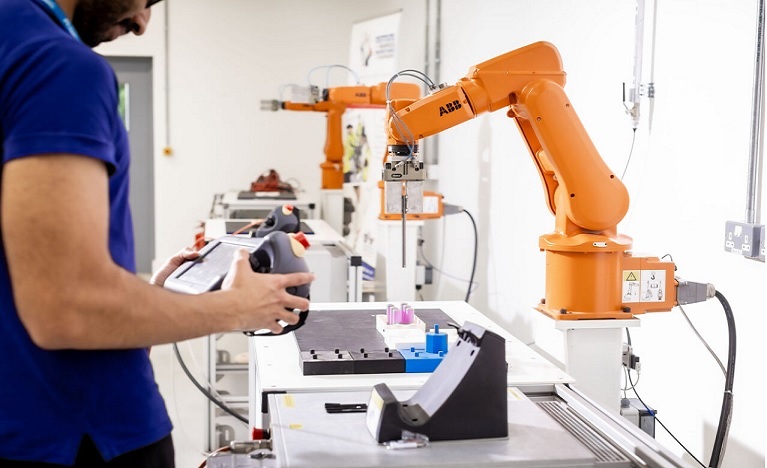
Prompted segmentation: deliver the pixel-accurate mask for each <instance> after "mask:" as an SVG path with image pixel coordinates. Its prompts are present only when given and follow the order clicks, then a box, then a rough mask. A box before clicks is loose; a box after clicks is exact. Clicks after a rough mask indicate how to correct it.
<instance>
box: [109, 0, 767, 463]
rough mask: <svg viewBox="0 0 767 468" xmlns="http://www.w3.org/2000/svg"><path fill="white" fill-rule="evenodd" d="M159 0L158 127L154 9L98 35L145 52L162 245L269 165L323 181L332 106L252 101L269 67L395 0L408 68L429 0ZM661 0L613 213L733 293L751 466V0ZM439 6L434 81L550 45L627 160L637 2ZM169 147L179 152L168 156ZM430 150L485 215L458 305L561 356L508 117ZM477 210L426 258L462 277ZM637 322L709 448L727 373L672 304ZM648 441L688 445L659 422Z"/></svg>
mask: <svg viewBox="0 0 767 468" xmlns="http://www.w3.org/2000/svg"><path fill="white" fill-rule="evenodd" d="M165 3H166V5H165V6H166V8H167V9H168V20H169V21H168V24H169V29H168V31H167V32H168V39H169V42H168V44H167V46H168V48H169V53H168V66H169V76H168V78H169V82H168V84H169V87H168V89H169V103H170V105H169V108H168V110H169V113H170V119H169V122H170V125H169V127H168V128H167V129H166V128H165V125H164V122H165V119H164V114H165V111H166V107H165V106H164V101H165V95H164V87H163V84H164V82H165V81H164V78H165V77H164V74H163V73H164V72H163V70H164V64H165V62H164V60H165V53H164V48H165V46H166V43H165V41H164V32H165V31H164V28H163V27H162V26H163V22H164V18H162V15H158V14H155V18H154V20H153V21H154V23H155V24H153V25H152V28H153V29H151V30H150V34H154V35H150V36H145V37H144V38H140V39H138V40H133V39H130V40H127V42H126V41H118V42H117V43H115V44H113V45H110V46H108V47H104V48H102V49H103V50H105V53H110V54H114V55H148V56H153V57H155V60H156V67H155V71H156V73H157V74H158V75H156V81H155V91H156V95H155V103H156V105H157V106H158V108H157V109H156V112H159V114H156V118H155V131H156V134H155V136H156V145H155V146H156V149H157V157H156V165H155V180H156V185H157V186H156V189H155V193H156V214H157V220H156V226H157V233H156V235H157V240H156V242H157V244H156V248H155V251H156V252H157V254H158V258H160V259H162V258H164V257H165V256H167V255H170V254H172V253H174V252H175V251H177V250H178V249H180V248H181V247H183V246H184V245H188V244H189V243H191V240H192V232H193V229H194V226H195V224H196V223H197V222H198V221H200V220H202V219H204V218H205V217H206V216H207V212H208V209H209V207H210V203H211V200H212V197H213V194H214V193H217V192H223V191H226V190H232V189H243V188H246V187H248V186H249V184H250V182H251V181H252V180H254V179H255V178H256V177H257V176H258V175H259V174H260V173H261V172H263V171H264V170H266V169H268V168H275V169H277V170H278V171H279V172H280V173H281V174H282V175H283V177H290V178H296V179H298V180H299V181H300V183H301V185H302V186H303V187H304V188H305V189H306V190H307V192H308V193H309V194H317V193H318V190H319V186H320V171H319V167H318V166H319V164H320V163H321V162H322V161H323V159H324V157H323V154H322V147H323V144H324V137H325V118H324V115H319V114H312V113H305V114H304V113H298V112H278V113H267V112H261V111H260V110H259V101H260V100H261V99H273V98H276V97H277V93H278V88H279V86H280V85H281V84H285V83H289V82H298V83H302V82H303V81H304V80H305V78H306V72H307V71H308V70H309V69H310V68H312V67H314V66H317V65H324V64H332V63H345V62H346V61H347V59H348V48H349V37H350V28H351V25H352V24H353V22H355V21H359V20H364V19H368V18H371V17H375V16H378V15H381V14H385V13H390V12H392V11H395V10H398V9H402V10H403V12H404V14H403V17H402V29H401V33H402V35H403V42H402V43H401V49H402V56H401V57H400V66H401V67H402V68H405V67H413V68H418V69H423V47H424V27H423V25H424V23H425V2H424V1H410V2H407V1H404V0H401V1H394V0H390V1H375V2H374V1H355V0H325V1H322V2H318V1H308V0H285V1H279V0H260V1H259V0H217V1H216V2H209V1H203V0H184V1H183V2H179V1H174V2H165ZM659 3H660V5H659V7H658V36H657V51H656V52H657V53H656V67H655V83H656V100H655V101H656V104H655V112H654V116H653V126H652V132H649V130H648V123H649V122H648V120H647V111H646V109H647V108H646V106H645V108H644V109H643V110H644V111H645V113H644V115H643V120H642V123H641V126H640V129H639V130H638V132H637V142H636V146H635V148H634V153H633V157H632V159H631V164H630V166H629V168H628V172H627V175H626V178H625V179H624V180H625V182H626V185H627V187H628V189H629V192H630V194H631V197H632V208H631V210H630V212H629V215H628V217H627V218H626V219H625V220H624V222H623V223H622V224H621V225H620V229H621V230H622V231H623V232H625V233H626V234H628V235H630V236H632V237H633V238H634V250H635V251H638V252H647V253H650V254H654V255H657V256H661V255H664V254H666V253H669V254H671V255H672V256H673V258H674V260H675V262H676V264H677V266H678V268H679V270H678V272H677V273H678V274H679V275H680V276H682V277H684V278H686V279H689V280H692V281H701V282H710V283H713V284H714V285H715V286H716V287H717V289H718V290H720V291H721V292H722V293H724V294H725V295H726V296H727V298H728V299H729V301H730V303H731V304H732V307H733V309H734V312H735V314H736V321H737V324H738V332H739V336H738V363H737V369H736V371H737V374H736V377H735V399H736V400H735V415H734V418H733V422H732V428H731V431H730V442H729V444H728V446H727V456H726V459H725V460H726V464H725V466H731V467H741V466H762V465H763V464H764V437H765V432H764V421H765V411H764V398H763V391H762V388H763V387H764V364H763V361H764V357H765V352H764V344H763V342H764V332H765V328H764V317H763V314H764V310H765V292H764V291H765V288H764V287H765V270H764V268H765V267H764V264H762V263H756V262H752V261H747V260H745V259H743V258H739V257H736V256H734V255H732V254H727V253H724V252H723V250H722V237H723V231H724V222H725V220H743V217H744V210H745V184H746V164H747V160H748V145H749V125H750V120H749V119H750V111H751V85H752V75H753V50H754V33H755V12H756V2H755V1H754V0H748V1H746V0H737V1H734V2H727V3H723V2H717V1H713V0H701V1H692V0H677V1H674V2H664V1H660V2H659ZM442 21H443V23H442V73H441V80H442V81H448V82H454V81H455V80H457V79H458V78H460V77H462V76H463V75H464V74H465V73H466V71H467V69H468V68H469V66H471V65H474V64H476V63H478V62H480V61H483V60H485V59H488V58H491V57H493V56H495V55H498V54H500V53H503V52H506V51H508V50H511V49H514V48H516V47H519V46H522V45H525V44H527V43H529V42H533V41H537V40H548V41H551V42H552V43H554V44H555V45H556V46H557V47H558V48H559V50H560V53H561V55H562V58H563V61H564V65H565V70H566V71H567V72H568V83H567V86H566V91H567V93H568V95H569V97H570V99H571V101H572V103H573V104H574V106H575V108H576V110H577V111H578V113H579V115H580V117H581V120H582V121H583V123H584V125H585V126H586V128H587V130H588V131H589V133H590V135H591V137H592V139H593V140H594V142H595V144H596V146H597V148H598V149H599V150H600V152H601V154H602V156H603V158H604V159H605V161H606V162H607V163H608V165H610V167H612V168H613V170H614V171H615V172H616V173H622V169H623V167H624V166H625V164H626V160H627V158H628V154H629V149H630V146H631V136H632V135H631V131H630V129H629V125H628V120H627V117H626V116H625V115H624V113H623V107H622V103H621V83H622V82H623V81H630V77H631V73H632V53H633V28H634V2H633V1H631V0H591V1H589V2H584V1H581V2H573V1H566V0H536V1H533V0H513V1H509V0H484V1H482V2H480V3H477V2H471V3H470V2H467V1H465V0H464V1H461V0H443V13H442ZM154 31H159V32H154ZM140 41H143V42H140ZM134 44H138V45H135V46H134ZM158 61H159V62H158ZM158 64H161V65H162V66H157V65H158ZM646 66H647V65H646ZM646 70H647V69H646ZM345 78H346V77H344V76H339V77H338V79H339V80H345ZM340 83H345V81H339V84H340ZM158 115H159V117H158ZM166 144H169V145H170V146H171V148H172V150H173V156H171V157H165V156H162V149H163V147H164V146H165V145H166ZM439 162H440V182H439V190H440V191H441V192H442V193H444V194H445V195H446V201H448V202H450V203H454V204H457V205H461V206H463V207H465V208H466V209H467V210H468V211H470V212H471V213H472V215H473V216H474V217H475V218H476V219H477V223H478V226H479V231H480V234H479V235H480V246H481V248H480V255H479V259H478V267H477V275H478V276H477V280H478V282H479V288H478V289H477V290H476V291H475V292H473V294H472V298H471V301H470V302H471V303H472V305H474V306H475V307H476V308H478V309H479V310H481V311H483V312H485V313H487V314H488V315H489V316H490V317H491V318H493V319H495V320H496V321H498V322H500V323H502V324H503V325H504V326H506V327H507V328H508V329H509V330H510V331H511V332H512V333H514V334H515V335H516V336H518V337H519V338H520V339H522V340H524V341H526V342H530V343H532V342H536V343H538V344H539V345H541V346H542V347H544V348H545V349H546V350H547V351H549V352H550V353H552V354H553V355H555V356H561V348H559V346H561V343H559V338H560V337H559V335H557V333H555V332H554V331H553V330H552V327H551V324H550V323H549V322H547V321H546V320H545V319H543V318H542V317H541V316H540V315H539V314H538V313H537V312H534V311H533V310H532V307H533V306H534V305H535V304H537V302H538V300H539V299H540V297H541V296H542V295H543V288H544V284H543V278H544V257H543V254H542V253H540V252H539V251H538V247H537V246H538V236H540V235H541V234H544V233H547V232H549V231H551V229H552V228H553V217H552V216H551V215H550V214H549V213H548V211H547V209H546V207H545V204H544V200H543V191H542V188H541V186H540V182H539V179H538V175H537V174H536V173H535V170H534V166H533V164H532V163H531V162H530V158H529V156H528V155H527V153H526V149H525V148H524V146H523V145H522V141H521V138H520V137H519V136H518V134H517V130H516V128H515V127H514V125H513V123H512V122H510V121H509V119H507V118H506V117H505V115H504V113H503V112H497V113H494V114H491V115H486V116H482V117H480V118H478V119H476V120H475V121H472V122H469V123H466V124H464V125H462V126H460V127H457V128H454V129H451V130H449V131H447V132H444V133H443V134H442V135H440V136H439ZM762 196H763V195H762ZM762 206H764V201H763V200H762ZM762 222H764V220H763V219H762ZM470 226H471V225H470V223H469V221H468V219H467V218H466V217H465V216H462V215H459V216H451V217H448V218H445V219H444V220H443V221H435V222H430V223H427V227H426V228H425V232H426V239H427V244H426V251H427V254H428V255H429V256H430V260H431V261H432V262H434V263H435V264H437V265H438V266H439V267H440V269H442V270H443V271H445V272H447V273H449V274H451V275H453V276H457V277H463V278H468V276H469V272H470V267H471V250H472V249H471V246H472V233H471V228H470ZM436 279H437V281H438V284H435V285H434V286H432V287H429V288H427V289H425V290H424V296H425V298H426V299H439V300H455V299H463V298H464V296H465V292H466V283H464V282H460V281H456V280H453V279H451V278H450V277H448V276H446V275H437V276H436ZM686 310H687V311H688V313H689V314H690V315H691V318H692V320H693V321H694V322H695V323H696V326H697V327H698V328H699V330H700V331H701V333H702V334H703V335H704V336H705V337H706V338H707V339H708V340H709V343H710V344H711V345H712V346H713V347H714V349H715V350H716V351H717V352H718V354H719V355H720V356H721V357H722V359H724V357H725V352H726V326H725V320H724V314H723V312H722V310H721V307H719V305H718V303H717V302H716V301H709V302H707V303H704V304H696V305H691V306H689V307H687V308H686ZM632 338H633V341H634V345H635V351H636V352H637V353H638V354H639V355H640V357H641V359H642V363H643V372H642V377H641V379H640V383H639V386H638V391H639V393H640V395H642V397H643V398H644V399H645V400H646V401H647V402H648V404H650V405H652V406H654V407H655V408H657V409H658V410H659V411H660V412H659V417H660V418H661V419H662V420H663V421H664V423H665V424H666V426H667V427H669V428H670V429H672V430H673V431H674V433H675V434H676V435H677V437H679V438H680V439H681V440H682V441H683V442H684V443H685V444H687V446H688V448H690V450H692V452H693V453H695V454H696V455H697V456H698V457H699V458H701V459H702V460H703V461H707V460H708V456H709V453H710V450H711V442H712V439H713V434H714V432H715V426H716V424H717V420H718V416H719V407H720V401H721V393H722V386H723V378H722V375H721V372H720V371H719V370H718V367H717V366H716V365H715V364H714V363H713V360H712V359H711V358H710V356H709V355H708V354H707V353H706V351H705V349H704V348H703V347H702V345H700V343H699V342H698V341H697V340H696V339H695V338H694V337H693V334H692V332H691V331H690V329H689V328H688V326H687V325H686V324H685V323H684V320H683V318H682V317H681V315H680V313H679V312H678V311H675V312H672V313H660V314H655V315H651V316H646V317H643V318H642V326H641V328H640V329H635V331H634V332H633V333H632ZM658 439H659V440H661V441H662V442H663V443H664V444H666V446H668V447H669V448H670V449H671V450H673V451H675V452H677V453H680V454H681V453H682V451H681V449H679V448H678V446H676V445H675V444H674V442H673V441H672V440H671V439H670V438H669V437H668V436H666V435H665V434H664V432H663V431H662V429H660V428H659V429H658Z"/></svg>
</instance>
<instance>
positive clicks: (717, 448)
mask: <svg viewBox="0 0 767 468" xmlns="http://www.w3.org/2000/svg"><path fill="white" fill-rule="evenodd" d="M715 297H716V298H717V299H719V302H721V303H722V308H724V313H725V316H726V317H727V329H728V332H729V348H728V352H727V376H726V377H725V382H724V396H723V397H722V411H721V413H720V414H719V427H718V428H717V430H716V437H715V438H714V448H713V450H712V452H711V460H710V461H709V463H708V466H709V468H719V467H720V466H721V463H722V458H723V456H724V450H725V447H726V445H727V435H728V433H729V431H730V422H731V421H732V404H733V395H732V383H733V379H734V378H735V349H736V346H735V317H734V316H733V314H732V308H730V303H729V302H727V299H725V297H724V295H722V293H720V292H719V291H717V292H716V295H715Z"/></svg>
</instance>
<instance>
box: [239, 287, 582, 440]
mask: <svg viewBox="0 0 767 468" xmlns="http://www.w3.org/2000/svg"><path fill="white" fill-rule="evenodd" d="M410 304H411V305H412V306H413V308H414V309H415V314H416V315H418V310H419V309H441V310H442V311H443V312H445V314H447V315H448V316H449V317H450V318H451V319H453V320H454V321H455V322H456V323H457V324H459V325H462V324H463V323H464V322H465V321H469V322H473V323H476V324H478V325H480V326H482V327H484V328H486V329H488V330H490V331H492V332H495V333H497V334H498V335H500V336H502V337H503V338H505V339H506V362H507V363H508V374H507V382H508V385H509V386H510V387H511V386H513V387H527V388H531V387H541V388H542V389H548V388H549V387H551V386H552V385H553V384H562V383H572V382H573V378H572V377H570V376H569V375H567V374H566V373H564V372H563V371H562V370H560V369H559V368H558V367H556V366H555V365H554V364H552V363H550V362H549V361H548V360H546V359H545V358H544V357H542V356H541V355H539V354H538V353H536V352H535V351H533V350H532V349H530V348H529V347H527V346H526V345H524V344H523V343H522V342H521V341H519V340H518V339H516V338H515V337H514V336H513V335H511V333H509V332H507V331H506V330H504V329H503V328H501V327H500V326H499V325H498V324H496V323H495V322H493V321H491V320H490V319H488V318H487V317H485V316H484V315H483V314H482V313H480V312H479V311H478V310H476V309H474V308H473V307H471V306H470V305H469V304H467V303H466V302H463V301H432V302H411V303H410ZM386 305H387V304H386V303H383V302H353V303H348V302H341V303H324V304H319V303H314V304H312V307H311V309H310V316H311V314H321V313H322V312H323V311H333V310H370V311H374V312H375V311H378V312H379V313H385V310H386ZM338 333H344V330H343V327H339V330H338ZM249 352H250V354H251V356H250V359H249V366H250V369H249V380H250V382H249V385H250V390H249V395H250V398H249V400H250V422H251V425H252V426H255V427H262V423H264V421H263V419H262V405H263V403H262V401H263V400H265V397H266V395H268V394H270V393H282V392H290V393H297V392H317V391H348V390H364V391H369V390H370V389H372V387H373V386H374V385H376V384H379V383H382V382H385V383H386V384H387V385H388V386H389V387H390V388H392V389H402V390H408V389H418V388H420V387H421V385H423V383H424V382H426V380H427V379H428V378H429V377H430V376H431V374H430V373H402V374H351V375H303V373H302V371H301V366H300V350H299V348H298V344H297V343H296V339H295V337H294V336H293V334H292V333H291V334H287V335H283V336H276V337H260V338H251V340H250V348H249Z"/></svg>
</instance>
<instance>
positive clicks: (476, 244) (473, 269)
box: [463, 210, 479, 302]
mask: <svg viewBox="0 0 767 468" xmlns="http://www.w3.org/2000/svg"><path fill="white" fill-rule="evenodd" d="M463 212H464V213H466V215H467V216H468V217H469V219H470V220H471V225H472V226H474V262H473V263H472V266H471V276H470V277H469V289H468V290H467V291H466V299H464V301H465V302H469V296H471V288H472V286H474V273H475V272H476V271H477V254H478V252H477V249H478V248H479V239H478V237H479V233H478V232H477V223H476V222H475V221H474V217H473V216H472V215H471V213H469V212H468V211H466V210H463Z"/></svg>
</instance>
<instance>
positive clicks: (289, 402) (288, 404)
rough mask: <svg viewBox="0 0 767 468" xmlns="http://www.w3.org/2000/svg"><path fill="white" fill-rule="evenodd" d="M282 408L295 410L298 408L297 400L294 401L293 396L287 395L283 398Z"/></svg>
mask: <svg viewBox="0 0 767 468" xmlns="http://www.w3.org/2000/svg"><path fill="white" fill-rule="evenodd" d="M282 406H284V407H285V408H293V407H294V406H296V402H295V400H293V395H290V394H287V395H283V396H282Z"/></svg>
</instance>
